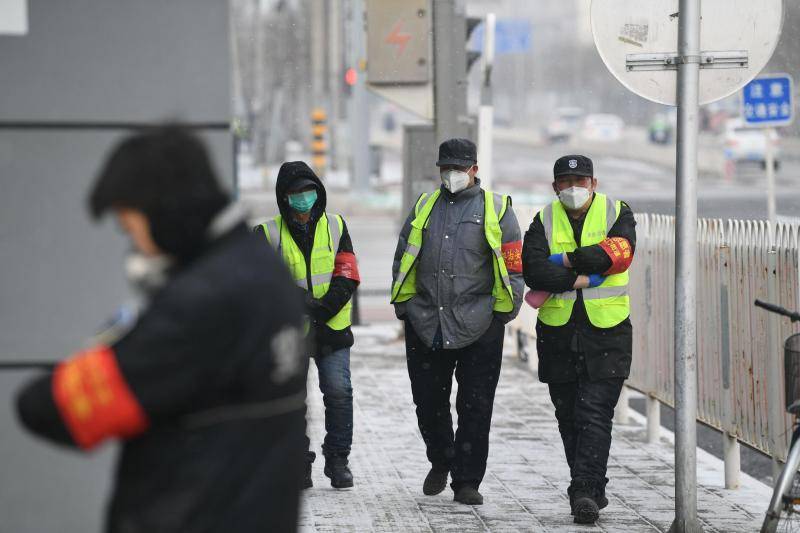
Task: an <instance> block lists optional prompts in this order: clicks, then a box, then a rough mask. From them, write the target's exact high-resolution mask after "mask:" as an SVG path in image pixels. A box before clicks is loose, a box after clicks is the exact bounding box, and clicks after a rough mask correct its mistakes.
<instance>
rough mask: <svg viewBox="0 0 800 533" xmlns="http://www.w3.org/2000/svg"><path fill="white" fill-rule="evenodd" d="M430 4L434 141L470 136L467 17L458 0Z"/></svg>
mask: <svg viewBox="0 0 800 533" xmlns="http://www.w3.org/2000/svg"><path fill="white" fill-rule="evenodd" d="M432 3H433V56H434V59H433V98H434V124H435V130H436V142H437V143H441V142H442V141H444V140H446V139H450V138H453V137H467V136H468V135H469V119H468V117H467V79H466V78H467V55H466V49H465V42H464V41H465V39H466V20H465V17H464V10H463V7H462V6H461V2H460V1H459V0H432Z"/></svg>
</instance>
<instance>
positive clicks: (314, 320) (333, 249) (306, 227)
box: [256, 161, 361, 489]
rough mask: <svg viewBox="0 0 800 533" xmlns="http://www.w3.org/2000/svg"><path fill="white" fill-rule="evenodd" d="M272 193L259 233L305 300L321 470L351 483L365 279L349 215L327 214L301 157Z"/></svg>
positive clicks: (306, 482)
mask: <svg viewBox="0 0 800 533" xmlns="http://www.w3.org/2000/svg"><path fill="white" fill-rule="evenodd" d="M275 196H276V197H277V201H278V208H279V209H280V215H278V216H276V217H274V218H273V219H271V220H269V221H268V222H266V223H264V224H261V225H260V226H257V227H256V231H257V232H258V233H260V234H261V235H262V237H265V238H266V240H267V241H268V242H269V243H270V244H271V245H272V246H273V247H274V248H275V249H276V250H277V251H278V253H279V254H280V255H281V257H283V260H284V261H285V262H286V265H287V266H288V267H289V271H290V272H291V274H292V277H293V278H294V284H295V285H296V287H297V289H296V290H297V291H299V293H300V294H301V295H302V298H303V299H304V301H305V303H306V312H307V315H308V320H309V323H308V328H309V335H310V339H309V340H310V342H309V343H308V345H309V346H311V347H312V354H311V355H312V356H313V358H314V362H315V363H316V365H317V370H318V372H319V388H320V391H322V400H323V402H324V403H325V430H326V435H325V442H324V443H323V445H322V454H323V455H324V456H325V469H324V473H325V475H326V476H328V477H329V478H330V480H331V486H333V487H334V488H337V489H343V488H348V487H352V486H353V474H352V473H351V472H350V467H349V462H348V456H349V455H350V447H351V446H352V444H353V387H352V385H351V383H350V347H351V346H353V332H352V330H351V329H350V325H351V324H352V312H351V307H352V303H351V299H352V297H353V292H355V290H356V288H357V287H358V284H359V283H360V280H361V278H360V276H359V273H358V264H357V263H356V256H355V254H354V252H353V243H352V242H351V240H350V233H349V232H348V231H347V225H346V224H345V222H344V219H343V218H342V217H341V216H340V215H334V214H332V213H327V212H326V211H325V209H326V206H327V196H326V194H325V186H324V185H323V184H322V181H320V179H319V178H318V177H317V175H316V174H314V171H313V170H311V168H309V166H308V165H306V164H305V163H303V162H302V161H294V162H290V163H284V164H283V165H281V168H280V170H279V171H278V181H277V183H276V186H275ZM309 447H310V441H309V439H308V438H306V469H305V476H304V479H303V486H304V488H309V487H311V486H312V485H313V482H312V479H311V465H312V463H313V462H314V460H315V459H316V454H315V453H314V452H312V451H310V450H309Z"/></svg>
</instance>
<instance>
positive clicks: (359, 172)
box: [347, 0, 370, 192]
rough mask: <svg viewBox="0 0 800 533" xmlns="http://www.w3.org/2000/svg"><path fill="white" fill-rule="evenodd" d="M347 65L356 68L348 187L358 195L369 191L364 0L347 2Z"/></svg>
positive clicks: (349, 116)
mask: <svg viewBox="0 0 800 533" xmlns="http://www.w3.org/2000/svg"><path fill="white" fill-rule="evenodd" d="M349 14H350V16H349V17H348V22H349V25H350V31H348V32H347V33H348V35H349V37H350V49H349V50H348V55H349V59H350V60H349V62H348V63H349V64H350V65H353V66H354V67H355V68H356V72H357V77H356V82H355V84H353V86H352V92H351V96H350V106H349V112H348V120H349V123H350V153H351V156H352V157H351V165H350V176H351V180H350V183H351V185H352V187H353V188H354V189H355V190H356V191H359V192H364V191H367V190H369V178H370V164H369V162H370V161H369V125H370V124H369V95H368V94H367V87H366V80H365V78H366V72H365V66H366V57H367V43H366V32H365V29H364V0H350V13H349Z"/></svg>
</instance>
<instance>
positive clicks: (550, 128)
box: [544, 107, 583, 143]
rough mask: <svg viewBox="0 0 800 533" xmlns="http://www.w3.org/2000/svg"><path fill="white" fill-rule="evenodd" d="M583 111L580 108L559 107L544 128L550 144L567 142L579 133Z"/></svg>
mask: <svg viewBox="0 0 800 533" xmlns="http://www.w3.org/2000/svg"><path fill="white" fill-rule="evenodd" d="M582 116H583V110H582V109H581V108H579V107H559V108H558V109H556V111H555V113H554V115H553V118H551V119H550V121H549V122H548V123H547V126H546V127H545V128H544V136H545V138H546V139H547V141H548V142H551V143H557V142H567V141H569V140H570V138H571V137H572V135H574V134H575V132H576V131H578V127H579V126H580V123H581V117H582Z"/></svg>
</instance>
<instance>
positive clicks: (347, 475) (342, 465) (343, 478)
mask: <svg viewBox="0 0 800 533" xmlns="http://www.w3.org/2000/svg"><path fill="white" fill-rule="evenodd" d="M324 472H325V475H326V476H328V477H329V478H330V480H331V487H333V488H335V489H349V488H350V487H352V486H353V473H352V472H350V467H349V466H348V462H347V457H339V456H336V455H332V456H327V457H325V470H324Z"/></svg>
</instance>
